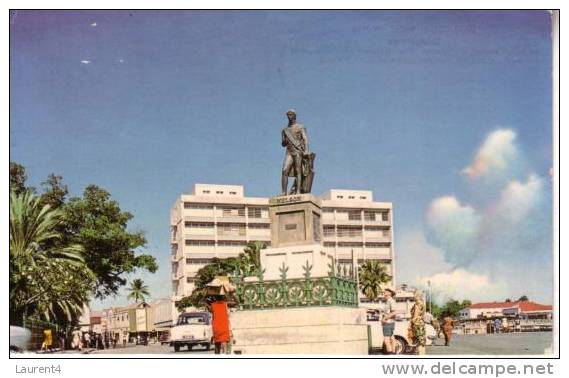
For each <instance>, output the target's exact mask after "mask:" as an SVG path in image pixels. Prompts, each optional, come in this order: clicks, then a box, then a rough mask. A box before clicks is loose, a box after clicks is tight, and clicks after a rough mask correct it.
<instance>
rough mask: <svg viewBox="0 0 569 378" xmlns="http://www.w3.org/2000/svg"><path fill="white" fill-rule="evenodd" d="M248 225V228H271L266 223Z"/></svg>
mask: <svg viewBox="0 0 569 378" xmlns="http://www.w3.org/2000/svg"><path fill="white" fill-rule="evenodd" d="M248 227H249V228H250V229H259V230H266V229H269V228H271V225H270V224H268V223H249V226H248Z"/></svg>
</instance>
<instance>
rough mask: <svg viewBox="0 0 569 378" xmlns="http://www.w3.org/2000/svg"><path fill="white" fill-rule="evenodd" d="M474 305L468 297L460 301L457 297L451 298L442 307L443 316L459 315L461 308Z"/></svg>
mask: <svg viewBox="0 0 569 378" xmlns="http://www.w3.org/2000/svg"><path fill="white" fill-rule="evenodd" d="M471 305H472V302H471V301H470V300H468V299H465V300H463V301H462V302H459V301H457V300H455V299H451V300H449V301H448V302H447V303H446V304H445V305H444V306H443V308H442V311H441V317H445V316H450V317H453V318H454V317H457V316H458V315H459V313H460V310H462V309H465V308H467V307H469V306H471Z"/></svg>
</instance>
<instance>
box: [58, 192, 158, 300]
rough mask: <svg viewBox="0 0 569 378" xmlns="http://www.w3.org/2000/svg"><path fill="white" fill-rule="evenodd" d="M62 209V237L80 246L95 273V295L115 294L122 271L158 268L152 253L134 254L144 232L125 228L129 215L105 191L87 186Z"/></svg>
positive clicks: (143, 238) (101, 296)
mask: <svg viewBox="0 0 569 378" xmlns="http://www.w3.org/2000/svg"><path fill="white" fill-rule="evenodd" d="M64 211H65V226H66V229H65V234H66V237H67V238H68V240H70V241H71V242H72V243H78V244H80V245H82V246H83V248H84V249H85V262H86V263H87V266H88V267H89V268H90V269H91V270H92V271H93V272H94V273H95V275H96V276H97V282H96V286H95V290H94V294H95V296H96V297H98V298H103V297H105V296H107V295H110V294H116V293H117V292H118V289H119V288H120V287H121V286H123V285H125V284H126V279H125V278H124V277H123V275H124V274H125V273H133V272H135V271H136V270H137V269H146V270H148V271H150V272H151V273H154V272H156V270H157V269H158V266H157V264H156V259H155V258H154V257H153V256H151V255H146V254H138V255H137V253H136V249H137V248H141V247H143V246H145V245H146V238H145V237H144V233H143V232H142V231H134V232H130V231H129V230H128V229H127V225H128V222H129V221H130V220H131V219H132V217H133V216H132V214H130V213H129V212H126V211H122V210H121V208H120V207H119V204H118V203H117V202H116V201H114V200H112V199H111V196H110V194H109V192H107V191H106V190H104V189H102V188H99V187H98V186H96V185H89V186H88V187H87V188H86V189H85V191H84V192H83V197H81V198H79V197H75V198H71V199H70V200H69V201H68V202H67V203H66V204H65V206H64Z"/></svg>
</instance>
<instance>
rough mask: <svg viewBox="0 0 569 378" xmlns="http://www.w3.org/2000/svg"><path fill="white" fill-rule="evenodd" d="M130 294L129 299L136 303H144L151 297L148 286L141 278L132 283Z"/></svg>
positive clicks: (129, 289)
mask: <svg viewBox="0 0 569 378" xmlns="http://www.w3.org/2000/svg"><path fill="white" fill-rule="evenodd" d="M127 291H128V292H129V294H128V296H127V298H128V299H134V301H135V302H136V303H138V301H141V302H144V301H145V300H146V297H147V296H150V292H149V291H148V286H146V285H145V284H144V281H142V280H141V279H140V278H136V279H134V280H133V281H132V282H131V283H130V287H129V288H128V289H127Z"/></svg>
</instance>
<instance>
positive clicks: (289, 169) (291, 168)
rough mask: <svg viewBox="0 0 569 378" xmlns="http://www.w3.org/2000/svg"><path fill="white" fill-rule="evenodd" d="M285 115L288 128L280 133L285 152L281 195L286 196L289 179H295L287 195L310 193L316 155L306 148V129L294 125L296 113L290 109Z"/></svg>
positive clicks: (296, 124) (299, 125)
mask: <svg viewBox="0 0 569 378" xmlns="http://www.w3.org/2000/svg"><path fill="white" fill-rule="evenodd" d="M286 115H287V117H288V126H286V127H285V128H284V129H283V131H282V146H283V147H284V148H285V151H286V155H285V158H284V162H283V170H282V178H281V186H282V195H286V194H287V188H288V178H289V177H294V178H295V181H294V184H293V185H292V187H291V190H290V193H289V194H300V193H310V191H311V190H312V182H313V181H314V159H315V158H316V154H314V153H312V152H310V150H309V148H308V135H307V134H306V129H305V128H304V126H303V125H301V124H299V123H296V112H295V111H294V110H292V109H290V110H289V111H287V113H286Z"/></svg>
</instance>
